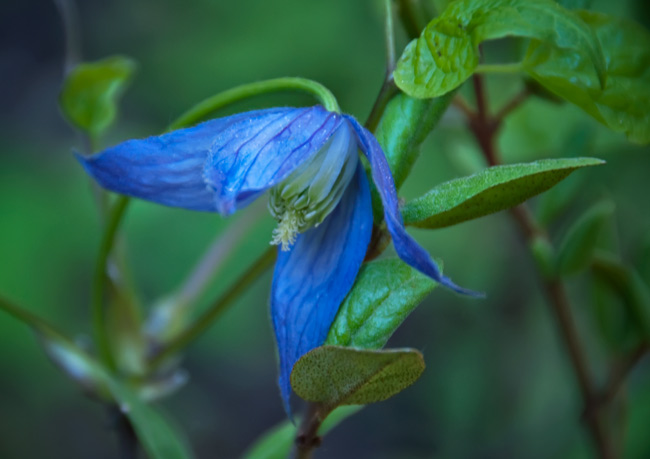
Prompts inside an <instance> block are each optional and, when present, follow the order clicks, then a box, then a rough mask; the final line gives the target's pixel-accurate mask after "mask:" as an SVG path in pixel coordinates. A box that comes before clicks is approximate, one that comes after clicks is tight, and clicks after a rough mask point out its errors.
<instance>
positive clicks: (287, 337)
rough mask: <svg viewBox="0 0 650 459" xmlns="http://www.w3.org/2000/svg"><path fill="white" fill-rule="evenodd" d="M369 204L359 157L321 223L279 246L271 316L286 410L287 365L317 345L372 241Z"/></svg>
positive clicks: (367, 187)
mask: <svg viewBox="0 0 650 459" xmlns="http://www.w3.org/2000/svg"><path fill="white" fill-rule="evenodd" d="M371 232H372V205H371V203H370V190H369V186H368V180H367V179H366V175H365V172H364V170H363V167H362V166H361V163H359V164H358V166H357V171H356V175H355V178H353V179H352V181H351V182H350V185H349V186H348V188H347V190H346V191H345V194H344V195H343V197H342V198H341V201H340V202H339V205H338V206H337V207H336V209H334V211H333V212H332V213H331V214H330V215H329V216H328V217H327V218H326V219H325V220H324V221H323V223H321V224H320V225H319V226H317V227H315V228H312V229H311V230H309V231H307V232H305V233H303V234H301V235H300V236H298V239H297V240H296V243H295V244H294V246H293V247H292V248H291V250H290V251H288V252H283V251H279V252H278V260H277V263H276V265H275V273H274V275H273V288H272V292H271V316H272V319H273V328H274V330H275V335H276V340H277V343H278V353H279V356H280V378H279V383H280V390H281V393H282V398H283V400H284V404H285V409H286V410H287V413H291V409H290V406H289V396H290V394H291V385H290V380H289V377H290V375H291V369H292V368H293V365H294V363H295V362H296V360H298V358H300V357H301V356H302V355H303V354H304V353H306V352H308V351H310V350H311V349H313V348H315V347H316V346H319V345H321V344H322V343H323V342H324V341H325V338H326V337H327V333H328V331H329V328H330V325H331V324H332V322H333V320H334V317H335V316H336V313H337V311H338V308H339V306H340V304H341V302H342V301H343V299H344V298H345V295H347V293H348V291H349V290H350V288H352V285H353V284H354V279H355V277H356V275H357V272H358V271H359V268H360V267H361V263H362V262H363V258H364V256H365V254H366V250H367V248H368V243H369V242H370V235H371Z"/></svg>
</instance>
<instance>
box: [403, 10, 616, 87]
mask: <svg viewBox="0 0 650 459" xmlns="http://www.w3.org/2000/svg"><path fill="white" fill-rule="evenodd" d="M507 36H515V37H524V38H531V39H535V40H537V41H539V42H540V43H544V44H545V45H547V46H549V47H550V48H551V49H561V50H571V51H573V52H576V53H579V54H580V55H584V56H587V58H588V60H589V65H590V66H592V67H593V68H594V69H595V72H596V74H597V75H598V78H599V79H600V84H601V85H603V86H604V84H605V60H604V57H603V54H602V51H601V49H600V45H599V43H598V39H597V38H596V36H595V35H594V33H593V31H592V30H591V29H590V28H589V27H588V26H587V25H586V24H585V23H584V22H583V21H582V20H581V19H580V17H579V16H578V15H576V14H575V13H573V12H571V11H569V10H567V9H565V8H563V7H561V6H559V5H558V4H557V3H555V2H554V1H552V0H537V1H530V0H459V1H456V2H453V3H451V4H450V5H449V6H448V7H447V8H446V9H445V11H443V13H442V14H441V15H440V16H438V17H437V18H435V19H434V20H433V21H431V22H430V23H429V25H427V27H426V28H425V29H424V31H423V32H422V34H421V35H420V37H419V38H418V39H417V40H414V41H412V42H411V43H409V45H408V46H407V47H406V50H405V51H404V53H403V54H402V56H401V57H400V60H399V62H398V64H397V68H396V70H395V74H394V75H395V82H396V83H397V85H398V86H399V87H400V88H401V89H402V90H403V91H404V92H406V93H407V94H409V95H411V96H413V97H419V98H428V97H438V96H441V95H443V94H446V93H447V92H449V91H451V90H453V89H455V88H457V87H458V86H460V85H461V84H462V83H463V82H464V81H465V80H466V79H468V78H469V77H470V76H471V75H472V74H473V73H474V71H475V70H476V68H477V66H478V64H479V48H478V47H479V44H480V43H481V42H483V41H485V40H493V39H497V38H503V37H507Z"/></svg>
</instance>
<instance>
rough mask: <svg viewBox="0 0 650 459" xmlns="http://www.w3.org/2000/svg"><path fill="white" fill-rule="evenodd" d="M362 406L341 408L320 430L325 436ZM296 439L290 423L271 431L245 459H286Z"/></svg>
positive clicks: (330, 415) (256, 444)
mask: <svg viewBox="0 0 650 459" xmlns="http://www.w3.org/2000/svg"><path fill="white" fill-rule="evenodd" d="M361 408H362V407H361V406H340V407H338V408H336V409H335V410H334V411H332V412H331V413H330V414H329V415H328V416H327V418H326V419H325V420H324V421H323V423H322V424H321V426H320V428H319V429H318V435H320V436H323V435H325V434H327V433H328V432H329V431H330V430H332V429H333V428H334V427H336V426H337V425H338V424H339V423H340V422H341V421H343V420H344V419H345V418H347V417H348V416H352V415H353V414H354V413H356V412H357V411H359V410H360V409H361ZM295 438H296V426H295V425H294V424H292V423H291V422H290V421H288V420H287V421H284V422H283V423H281V424H278V425H277V426H275V427H273V428H272V429H270V430H269V431H268V432H267V433H266V434H264V435H263V436H262V437H261V438H260V439H259V440H257V441H256V442H255V444H254V445H253V446H252V447H251V448H250V449H249V450H248V451H247V452H246V453H245V454H244V456H243V457H244V459H286V458H287V457H289V454H290V452H291V447H292V446H293V444H294V442H295Z"/></svg>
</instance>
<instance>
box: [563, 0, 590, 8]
mask: <svg viewBox="0 0 650 459" xmlns="http://www.w3.org/2000/svg"><path fill="white" fill-rule="evenodd" d="M557 2H558V3H559V4H560V5H562V6H563V7H565V8H568V9H570V10H587V9H589V8H590V7H591V4H592V3H593V0H557Z"/></svg>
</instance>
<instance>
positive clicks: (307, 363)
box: [291, 346, 424, 407]
mask: <svg viewBox="0 0 650 459" xmlns="http://www.w3.org/2000/svg"><path fill="white" fill-rule="evenodd" d="M423 371H424V359H423V358H422V354H421V353H420V352H419V351H416V350H415V349H389V350H382V351H378V350H367V349H355V348H349V347H339V346H321V347H317V348H316V349H313V350H311V351H309V352H308V353H307V354H305V355H303V356H302V357H301V358H300V360H298V361H297V362H296V364H295V365H294V367H293V371H292V372H291V386H292V387H293V390H294V391H295V392H296V394H298V395H299V396H300V397H302V398H303V399H305V400H308V401H310V402H319V403H322V404H324V405H325V406H326V407H336V406H339V405H364V404H368V403H374V402H379V401H382V400H386V399H387V398H389V397H392V396H393V395H395V394H397V393H399V392H401V391H402V390H404V389H405V388H407V387H408V386H410V385H411V384H413V383H414V382H415V381H417V379H418V378H419V377H420V375H421V374H422V372H423Z"/></svg>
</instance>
